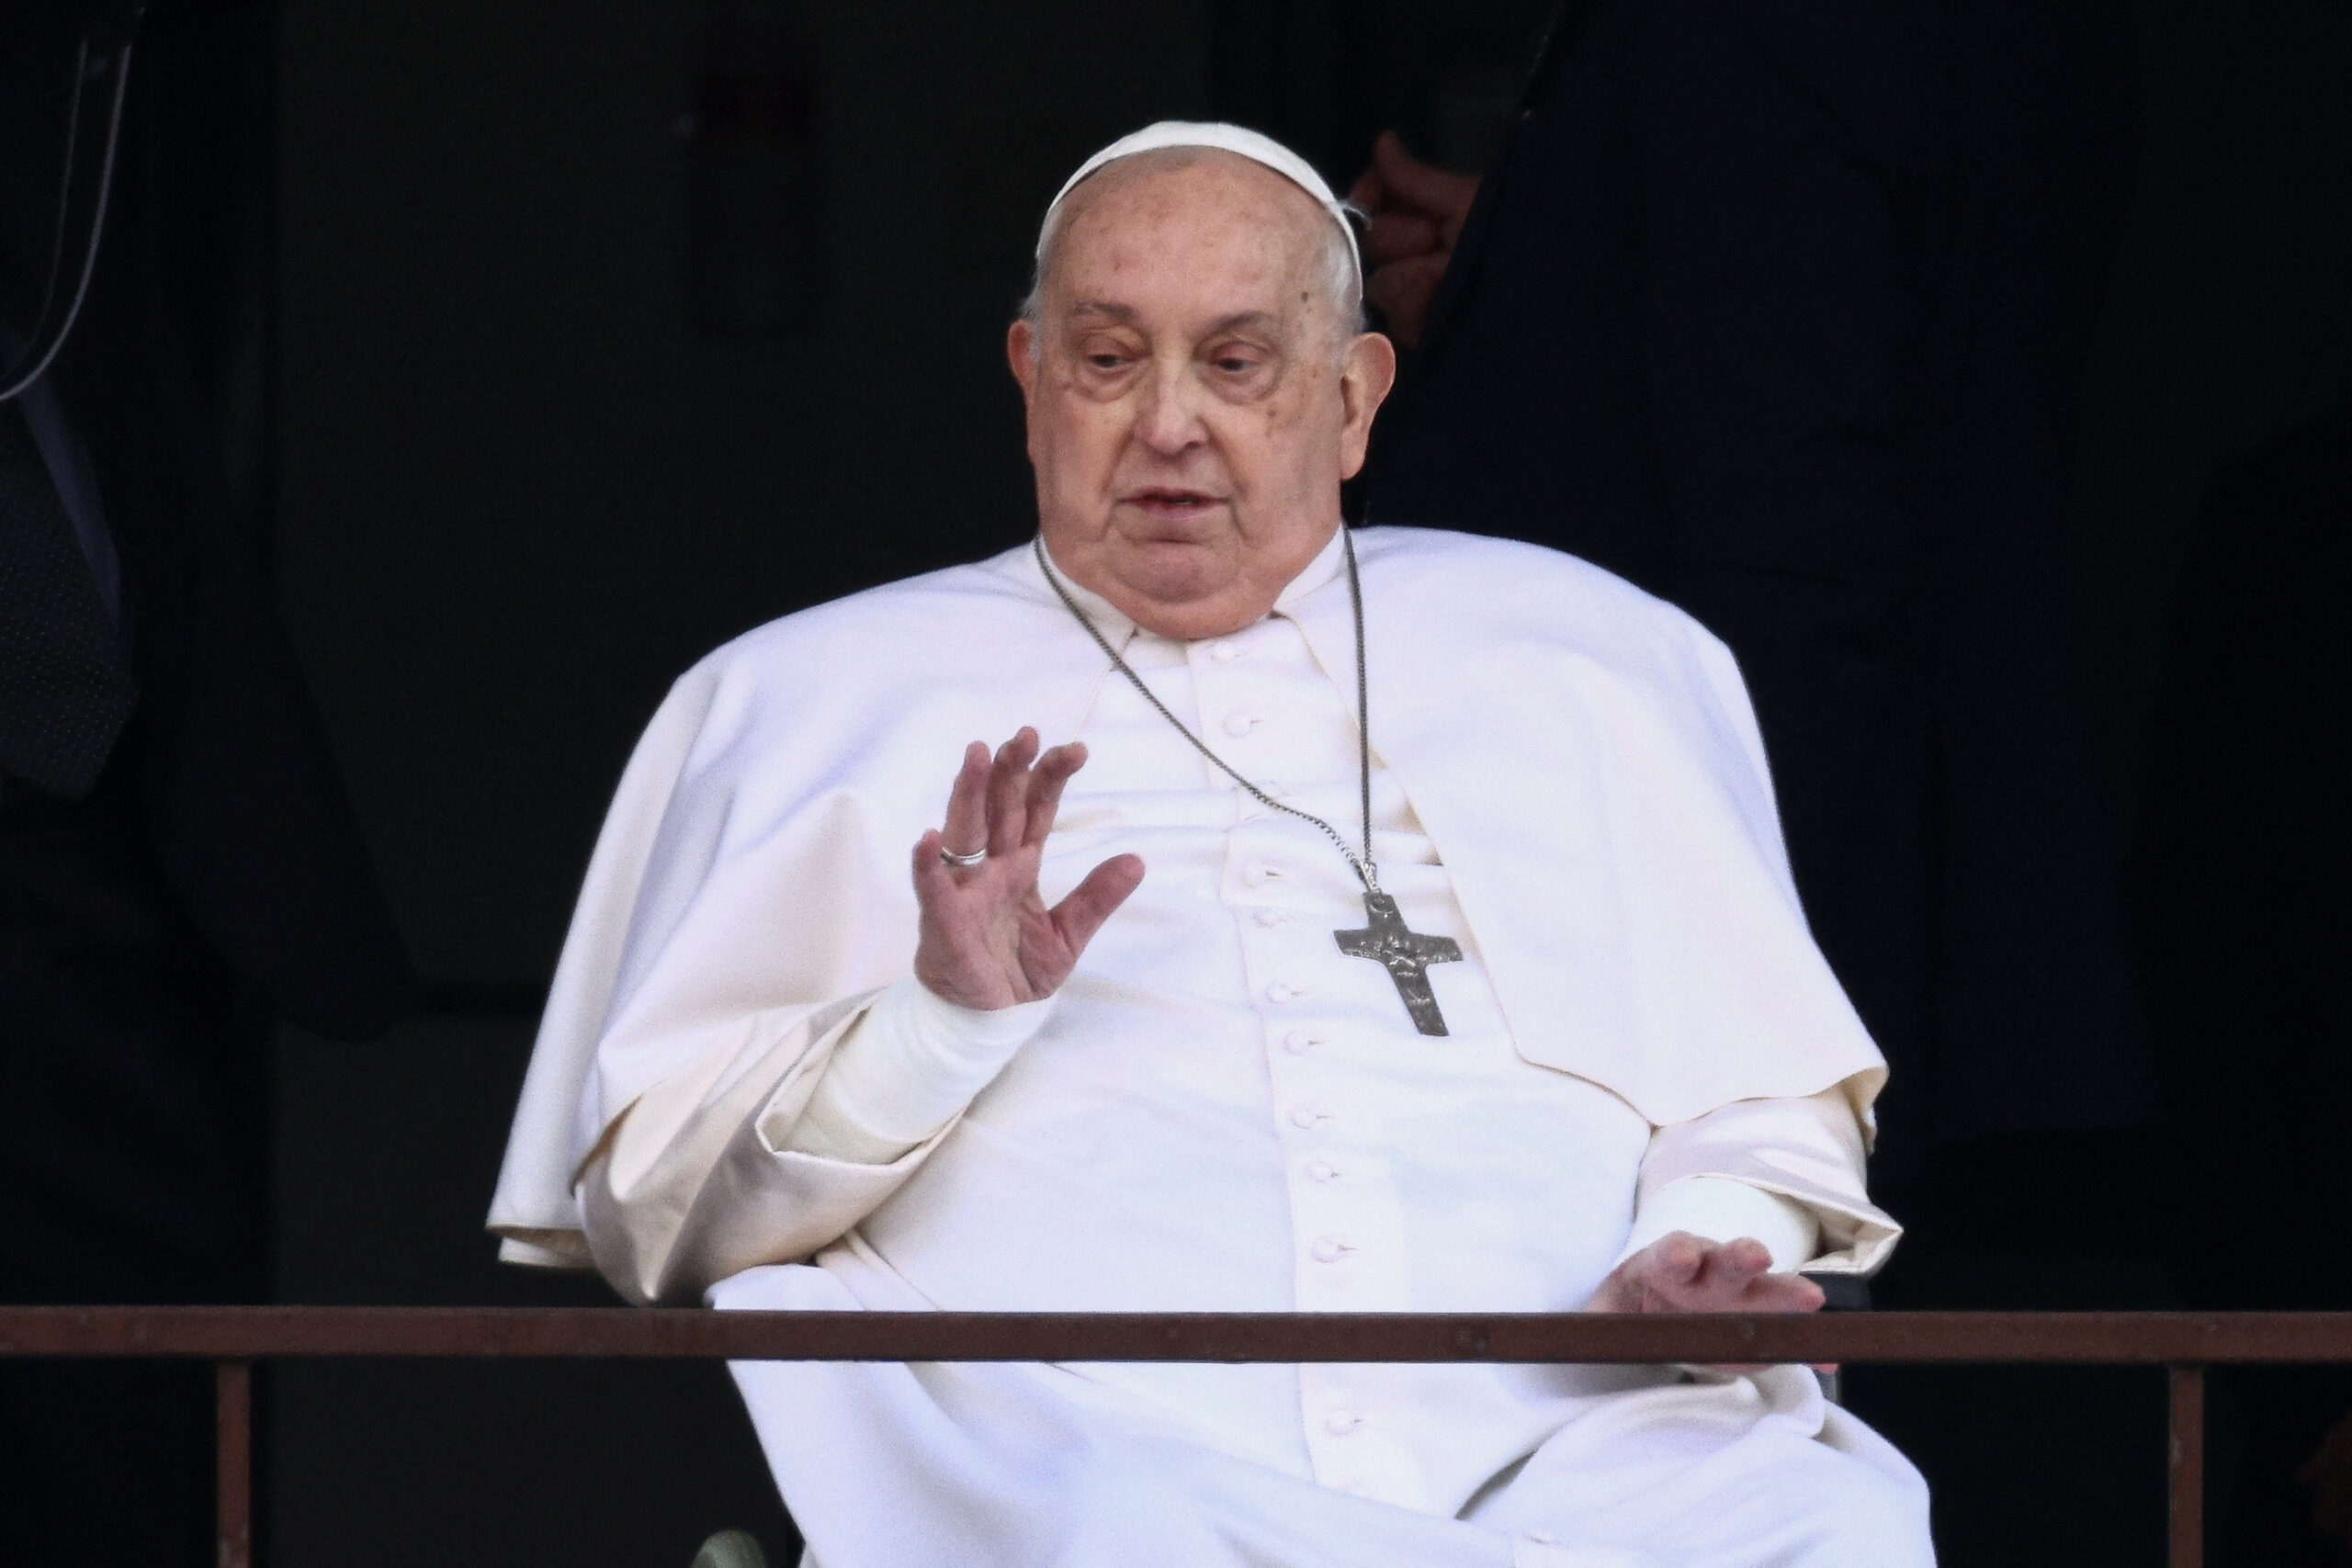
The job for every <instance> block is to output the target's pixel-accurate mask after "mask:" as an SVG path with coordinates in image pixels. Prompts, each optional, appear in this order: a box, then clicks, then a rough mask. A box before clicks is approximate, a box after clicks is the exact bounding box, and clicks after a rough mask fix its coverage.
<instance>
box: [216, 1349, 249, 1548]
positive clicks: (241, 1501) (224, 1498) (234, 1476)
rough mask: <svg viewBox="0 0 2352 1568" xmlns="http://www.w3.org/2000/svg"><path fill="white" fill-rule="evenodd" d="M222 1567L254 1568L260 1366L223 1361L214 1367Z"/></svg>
mask: <svg viewBox="0 0 2352 1568" xmlns="http://www.w3.org/2000/svg"><path fill="white" fill-rule="evenodd" d="M212 1387H213V1411H214V1432H215V1455H214V1461H213V1464H214V1471H215V1474H216V1477H217V1484H218V1488H219V1490H218V1492H217V1494H216V1496H217V1501H216V1503H215V1505H214V1522H215V1525H216V1527H217V1530H218V1535H219V1540H220V1551H219V1555H218V1557H217V1559H216V1561H217V1562H218V1564H219V1568H253V1561H254V1364H253V1363H252V1362H251V1361H248V1360H223V1361H220V1362H218V1363H216V1364H215V1365H214V1367H213V1369H212Z"/></svg>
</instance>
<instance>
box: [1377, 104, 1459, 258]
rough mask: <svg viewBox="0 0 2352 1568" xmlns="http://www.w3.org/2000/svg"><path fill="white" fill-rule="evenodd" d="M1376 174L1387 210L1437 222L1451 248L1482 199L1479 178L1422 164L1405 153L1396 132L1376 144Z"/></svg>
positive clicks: (1384, 134) (1387, 132)
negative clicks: (1412, 213) (1397, 209)
mask: <svg viewBox="0 0 2352 1568" xmlns="http://www.w3.org/2000/svg"><path fill="white" fill-rule="evenodd" d="M1372 172H1373V173H1374V175H1378V176H1379V180H1380V184H1381V187H1382V191H1383V194H1384V195H1385V197H1386V198H1387V199H1386V201H1385V202H1384V203H1383V205H1384V207H1393V206H1403V207H1407V208H1410V209H1413V210H1414V211H1417V212H1419V213H1421V214H1422V215H1423V216H1425V217H1428V218H1430V219H1431V220H1435V221H1436V222H1437V224H1438V225H1439V227H1440V229H1441V231H1442V234H1443V237H1444V243H1446V244H1447V245H1448V246H1451V245H1452V244H1453V240H1454V236H1455V235H1457V234H1459V233H1460V232H1461V231H1462V222H1463V220H1464V219H1465V218H1467V217H1469V216H1470V204H1471V203H1472V202H1474V201H1476V199H1477V197H1478V177H1477V176H1476V175H1457V174H1454V173H1453V171H1451V170H1448V169H1441V168H1439V167H1438V166H1437V165H1436V164H1425V163H1423V162H1421V160H1419V158H1416V157H1414V156H1413V155H1412V154H1411V153H1410V152H1407V151H1406V150H1405V143H1404V142H1402V141H1399V140H1397V134H1396V133H1395V132H1394V131H1386V132H1384V133H1382V135H1381V137H1380V139H1379V140H1378V141H1374V143H1373V144H1372Z"/></svg>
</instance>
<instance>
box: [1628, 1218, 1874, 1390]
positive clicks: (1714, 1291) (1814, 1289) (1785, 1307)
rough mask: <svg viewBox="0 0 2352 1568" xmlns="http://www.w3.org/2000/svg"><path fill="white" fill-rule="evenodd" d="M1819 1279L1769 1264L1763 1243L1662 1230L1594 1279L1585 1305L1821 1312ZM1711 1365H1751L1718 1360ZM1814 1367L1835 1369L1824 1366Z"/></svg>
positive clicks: (1651, 1309) (1657, 1309)
mask: <svg viewBox="0 0 2352 1568" xmlns="http://www.w3.org/2000/svg"><path fill="white" fill-rule="evenodd" d="M1824 1299H1825V1298H1824V1297H1823V1295H1822V1292H1821V1287H1820V1286H1818V1285H1816V1284H1815V1283H1814V1282H1813V1281H1812V1280H1808V1279H1806V1278H1804V1276H1803V1275H1801V1274H1775V1273H1773V1272H1772V1255H1771V1253H1770V1252H1768V1251H1767V1250H1765V1247H1764V1244H1763V1243H1762V1242H1760V1241H1753V1240H1750V1239H1748V1238H1747V1237H1745V1236H1743V1237H1741V1238H1740V1239H1739V1240H1737V1241H1709V1240H1707V1239H1705V1238H1704V1237H1703V1236H1695V1235H1691V1233H1690V1232H1688V1231H1675V1232H1673V1233H1671V1234H1670V1235H1663V1236H1660V1237H1659V1238H1658V1239H1657V1240H1656V1241H1654V1242H1652V1243H1650V1245H1649V1246H1647V1247H1644V1248H1642V1250H1641V1251H1639V1252H1636V1253H1635V1254H1634V1256H1633V1257H1631V1258H1627V1259H1625V1261H1624V1262H1623V1263H1620V1264H1619V1265H1617V1267H1616V1269H1614V1270H1613V1271H1611V1274H1610V1276H1609V1278H1608V1279H1606V1280H1602V1281H1601V1282H1600V1289H1599V1290H1598V1291H1595V1292H1593V1295H1592V1300H1590V1301H1589V1302H1587V1303H1585V1309H1584V1310H1585V1311H1587V1312H1819V1311H1820V1310H1821V1303H1822V1302H1823V1300H1824ZM1714 1370H1715V1371H1756V1370H1758V1369H1756V1368H1753V1367H1718V1368H1715V1369H1714ZM1815 1371H1824V1372H1828V1371H1837V1369H1836V1368H1835V1367H1834V1366H1822V1367H1816V1368H1815Z"/></svg>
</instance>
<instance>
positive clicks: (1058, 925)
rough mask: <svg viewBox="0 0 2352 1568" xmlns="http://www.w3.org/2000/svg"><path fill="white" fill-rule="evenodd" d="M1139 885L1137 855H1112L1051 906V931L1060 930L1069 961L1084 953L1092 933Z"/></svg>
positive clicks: (1140, 870) (1140, 868) (1140, 873)
mask: <svg viewBox="0 0 2352 1568" xmlns="http://www.w3.org/2000/svg"><path fill="white" fill-rule="evenodd" d="M1140 886H1143V857H1142V856H1141V855H1113V856H1112V857H1111V858H1110V859H1109V860H1106V861H1104V862H1103V863H1102V864H1101V865H1098V866H1096V867H1095V868H1094V869H1093V870H1092V871H1090V872H1088V873H1087V874H1086V880H1085V881H1083V882H1081V883H1080V884H1079V885H1078V886H1076V887H1073V888H1071V889H1070V893H1069V897H1067V898H1064V899H1063V900H1062V901H1061V902H1060V903H1058V904H1057V905H1055V906H1054V910H1053V915H1052V919H1053V922H1054V929H1055V930H1057V931H1060V932H1061V935H1062V941H1063V942H1066V943H1068V944H1069V955H1070V958H1071V959H1072V960H1073V961H1075V960H1076V959H1077V957H1078V955H1079V954H1080V953H1083V952H1085V951H1086V944H1087V943H1088V942H1092V941H1093V940H1094V933H1095V932H1096V931H1101V930H1102V929H1103V921H1105V920H1107V919H1110V918H1111V916H1112V914H1113V913H1114V912H1115V911H1116V910H1117V908H1119V906H1120V905H1122V904H1124V903H1125V902H1126V901H1127V896H1128V895H1129V894H1131V893H1133V892H1134V891H1135V890H1136V888H1137V887H1140Z"/></svg>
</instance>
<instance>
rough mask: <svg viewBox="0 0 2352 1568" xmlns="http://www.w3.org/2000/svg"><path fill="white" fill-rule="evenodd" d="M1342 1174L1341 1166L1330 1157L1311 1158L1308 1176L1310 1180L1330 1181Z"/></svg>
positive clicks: (1308, 1164) (1308, 1162) (1308, 1163)
mask: <svg viewBox="0 0 2352 1568" xmlns="http://www.w3.org/2000/svg"><path fill="white" fill-rule="evenodd" d="M1339 1174H1340V1168H1339V1167H1338V1166H1336V1165H1333V1164H1332V1163H1331V1162H1330V1161H1329V1160H1328V1159H1317V1160H1309V1161H1307V1163H1306V1178H1307V1179H1308V1180H1310V1181H1329V1180H1331V1179H1333V1178H1335V1177H1337V1176H1338V1175H1339Z"/></svg>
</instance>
